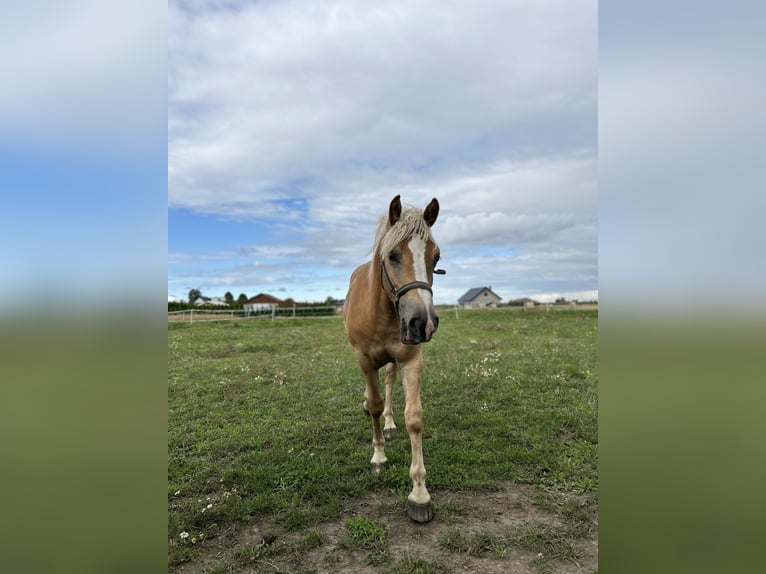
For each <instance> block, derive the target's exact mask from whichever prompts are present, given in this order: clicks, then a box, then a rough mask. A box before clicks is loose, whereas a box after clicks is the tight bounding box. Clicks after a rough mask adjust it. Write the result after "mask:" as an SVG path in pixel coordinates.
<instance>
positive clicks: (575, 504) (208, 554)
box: [173, 483, 598, 574]
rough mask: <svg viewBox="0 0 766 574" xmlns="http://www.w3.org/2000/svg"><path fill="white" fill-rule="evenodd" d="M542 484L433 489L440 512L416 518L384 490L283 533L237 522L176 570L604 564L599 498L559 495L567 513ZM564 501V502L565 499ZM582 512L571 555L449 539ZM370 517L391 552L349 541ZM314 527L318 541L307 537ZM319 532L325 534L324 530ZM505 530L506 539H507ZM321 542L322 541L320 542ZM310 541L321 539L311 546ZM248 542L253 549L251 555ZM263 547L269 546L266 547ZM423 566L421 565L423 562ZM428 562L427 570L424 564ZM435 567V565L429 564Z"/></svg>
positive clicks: (520, 569)
mask: <svg viewBox="0 0 766 574" xmlns="http://www.w3.org/2000/svg"><path fill="white" fill-rule="evenodd" d="M534 492H535V491H534V489H533V488H532V487H530V486H526V485H518V484H513V483H507V484H504V485H502V486H501V487H500V489H499V490H497V491H493V492H477V491H468V492H438V493H432V495H433V497H434V503H435V505H436V506H435V509H436V511H435V518H434V520H433V521H431V522H430V523H428V524H416V523H414V522H412V521H411V520H410V519H409V518H407V516H406V513H405V506H404V503H403V502H402V501H401V500H400V499H399V497H397V496H394V495H393V494H389V493H384V492H379V493H376V494H374V495H370V496H367V497H365V498H364V499H361V500H352V501H348V502H347V504H346V505H345V506H344V508H343V513H342V515H341V516H340V518H339V519H338V520H336V521H333V522H328V523H325V524H320V525H317V526H315V527H313V528H309V529H307V530H303V531H300V532H289V533H283V534H279V529H278V528H275V527H274V526H273V525H272V524H268V523H266V522H261V523H257V522H255V521H252V522H250V523H248V524H244V525H236V526H235V525H232V526H230V527H228V528H227V529H225V530H224V531H223V532H221V533H220V534H219V536H217V537H216V538H215V539H214V540H207V541H205V544H204V546H203V547H202V548H201V552H200V555H199V556H198V557H197V558H196V559H195V560H194V561H193V562H190V563H186V564H182V565H179V566H178V567H177V568H175V569H174V570H173V571H174V572H176V573H178V574H180V573H184V574H202V573H213V572H219V573H220V572H305V573H308V572H316V573H318V574H319V573H325V572H327V573H330V572H333V573H334V572H349V573H351V572H353V573H370V574H373V573H374V574H380V573H385V572H392V571H393V572H406V571H418V572H453V573H463V572H471V573H475V572H486V573H494V572H497V573H501V572H502V573H505V572H514V573H518V574H539V573H548V572H556V573H563V574H582V573H588V574H591V573H593V572H595V571H597V569H598V514H597V504H596V501H595V497H587V496H576V495H567V496H563V495H555V496H556V497H558V498H559V499H560V500H554V503H555V504H554V506H556V507H557V508H558V509H559V510H560V509H561V508H563V507H564V506H566V507H567V508H568V509H569V514H568V515H564V514H562V513H561V512H556V511H555V509H554V508H551V504H550V498H549V504H548V506H549V508H551V509H550V510H546V509H543V508H542V507H541V506H546V505H538V504H535V502H534ZM557 503H561V504H560V505H557ZM573 510H574V514H575V515H576V521H577V527H578V528H577V533H578V535H577V537H576V538H572V542H573V544H574V550H573V551H572V553H571V556H568V557H567V558H565V559H560V558H556V557H551V556H545V555H544V554H543V553H541V552H534V551H529V550H522V549H518V548H516V547H507V546H506V547H503V548H502V549H501V550H499V551H498V550H497V549H496V548H495V549H492V548H482V547H481V546H479V547H477V548H474V549H472V550H466V549H463V550H460V549H456V548H454V547H453V548H450V547H449V545H448V544H445V543H444V541H445V538H448V537H449V536H453V537H460V536H463V537H464V538H463V540H466V539H468V540H477V539H480V538H479V537H484V538H483V539H482V540H492V539H493V537H496V538H497V539H499V540H507V537H508V536H509V535H510V534H512V533H514V532H518V531H519V530H520V529H524V528H528V527H537V528H542V529H544V528H545V527H550V528H551V529H555V528H557V527H566V526H567V525H571V519H572V514H573V512H572V511H573ZM355 516H363V517H364V518H367V519H371V520H375V521H377V522H379V523H382V524H385V525H387V526H388V538H387V544H386V549H387V554H385V555H384V556H383V557H381V556H380V555H378V556H377V557H376V556H374V555H372V554H371V552H370V551H369V550H368V549H367V550H366V549H363V548H354V547H349V545H348V544H347V540H348V536H347V535H348V533H347V528H346V520H347V519H349V518H351V517H355ZM307 533H313V534H312V535H313V537H314V539H315V540H316V541H317V542H315V544H313V545H312V544H306V540H307ZM317 533H319V534H320V535H321V536H318V535H317ZM504 537H505V538H504ZM320 540H321V542H318V541H320ZM307 546H314V547H311V548H308V549H307V548H306V547H307ZM242 549H248V551H249V553H250V554H249V555H248V554H246V553H243V551H242ZM259 549H260V550H262V551H259ZM418 568H419V569H418ZM424 568H425V569H424ZM429 568H430V569H429Z"/></svg>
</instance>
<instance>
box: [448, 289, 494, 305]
mask: <svg viewBox="0 0 766 574" xmlns="http://www.w3.org/2000/svg"><path fill="white" fill-rule="evenodd" d="M502 300H503V298H502V297H500V296H499V295H498V294H497V293H495V292H494V291H492V288H491V287H475V288H473V289H469V290H468V291H466V292H465V295H463V296H462V297H461V298H460V299H458V300H457V303H458V305H460V306H461V307H462V308H463V309H484V308H485V307H496V306H497V304H498V303H499V302H500V301H502Z"/></svg>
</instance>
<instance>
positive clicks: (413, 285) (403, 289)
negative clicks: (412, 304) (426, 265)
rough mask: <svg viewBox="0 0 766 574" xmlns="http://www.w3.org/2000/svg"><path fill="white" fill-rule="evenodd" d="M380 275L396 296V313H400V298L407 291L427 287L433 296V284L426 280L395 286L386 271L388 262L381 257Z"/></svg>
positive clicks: (442, 271) (437, 271)
mask: <svg viewBox="0 0 766 574" xmlns="http://www.w3.org/2000/svg"><path fill="white" fill-rule="evenodd" d="M434 273H436V274H437V275H444V274H445V273H446V271H444V269H436V270H434ZM380 276H381V277H382V278H383V279H385V281H386V285H388V289H389V291H391V294H392V295H393V296H394V305H395V306H396V314H397V315H398V314H399V299H400V298H401V297H402V295H404V294H405V293H406V292H407V291H412V290H413V289H425V290H426V291H428V292H429V293H430V294H431V296H433V294H434V292H433V290H432V289H431V286H430V285H429V284H428V283H426V282H425V281H411V282H410V283H405V284H404V285H402V286H401V287H399V288H398V289H397V288H396V287H394V283H393V282H392V281H391V278H390V277H389V276H388V271H386V262H385V261H383V260H382V259H381V261H380Z"/></svg>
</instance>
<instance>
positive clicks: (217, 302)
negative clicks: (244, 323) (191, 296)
mask: <svg viewBox="0 0 766 574" xmlns="http://www.w3.org/2000/svg"><path fill="white" fill-rule="evenodd" d="M192 305H195V306H196V307H202V306H204V305H209V306H213V307H218V306H228V305H229V304H228V303H227V302H226V300H225V299H224V298H223V297H203V296H199V297H197V298H196V299H195V300H194V301H192Z"/></svg>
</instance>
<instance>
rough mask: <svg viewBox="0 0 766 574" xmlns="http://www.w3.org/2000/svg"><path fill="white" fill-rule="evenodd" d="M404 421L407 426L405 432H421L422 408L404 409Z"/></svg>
mask: <svg viewBox="0 0 766 574" xmlns="http://www.w3.org/2000/svg"><path fill="white" fill-rule="evenodd" d="M404 422H405V425H406V426H407V432H409V433H421V432H423V409H405V411H404Z"/></svg>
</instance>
